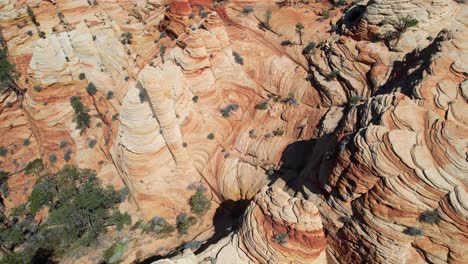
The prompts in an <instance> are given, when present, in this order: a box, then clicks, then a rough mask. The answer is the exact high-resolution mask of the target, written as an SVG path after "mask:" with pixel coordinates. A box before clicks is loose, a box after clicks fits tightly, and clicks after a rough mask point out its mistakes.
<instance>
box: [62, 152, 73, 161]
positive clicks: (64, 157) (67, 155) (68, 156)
mask: <svg viewBox="0 0 468 264" xmlns="http://www.w3.org/2000/svg"><path fill="white" fill-rule="evenodd" d="M71 153H72V151H71V150H67V151H66V152H65V154H63V160H65V162H68V161H70V159H71Z"/></svg>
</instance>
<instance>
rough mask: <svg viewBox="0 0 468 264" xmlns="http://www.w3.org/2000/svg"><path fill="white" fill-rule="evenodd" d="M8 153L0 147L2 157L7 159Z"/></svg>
mask: <svg viewBox="0 0 468 264" xmlns="http://www.w3.org/2000/svg"><path fill="white" fill-rule="evenodd" d="M7 153H8V150H7V149H6V148H5V147H0V156H2V157H5V156H6V155H7Z"/></svg>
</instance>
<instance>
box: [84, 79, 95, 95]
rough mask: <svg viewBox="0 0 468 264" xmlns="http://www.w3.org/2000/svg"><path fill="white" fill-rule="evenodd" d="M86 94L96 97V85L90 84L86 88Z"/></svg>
mask: <svg viewBox="0 0 468 264" xmlns="http://www.w3.org/2000/svg"><path fill="white" fill-rule="evenodd" d="M86 92H88V94H89V95H95V94H96V92H97V89H96V85H94V83H92V82H90V83H88V86H86Z"/></svg>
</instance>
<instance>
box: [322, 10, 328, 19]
mask: <svg viewBox="0 0 468 264" xmlns="http://www.w3.org/2000/svg"><path fill="white" fill-rule="evenodd" d="M320 15H321V16H322V18H323V19H328V18H329V17H330V10H328V9H322V13H321V14H320Z"/></svg>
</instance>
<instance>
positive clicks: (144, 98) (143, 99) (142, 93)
mask: <svg viewBox="0 0 468 264" xmlns="http://www.w3.org/2000/svg"><path fill="white" fill-rule="evenodd" d="M138 97H139V98H140V102H141V103H144V102H147V101H148V95H147V94H146V90H145V89H144V88H141V89H140V92H139V93H138Z"/></svg>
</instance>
